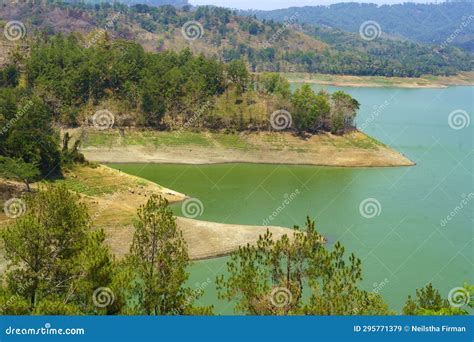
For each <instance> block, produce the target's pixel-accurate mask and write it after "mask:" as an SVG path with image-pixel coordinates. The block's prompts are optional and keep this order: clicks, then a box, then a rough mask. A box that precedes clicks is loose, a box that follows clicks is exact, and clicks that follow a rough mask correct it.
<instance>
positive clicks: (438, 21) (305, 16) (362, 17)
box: [243, 0, 474, 52]
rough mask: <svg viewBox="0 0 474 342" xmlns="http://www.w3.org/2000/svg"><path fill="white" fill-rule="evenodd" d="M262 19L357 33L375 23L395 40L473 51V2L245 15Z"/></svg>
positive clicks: (355, 6)
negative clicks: (294, 18) (293, 20)
mask: <svg viewBox="0 0 474 342" xmlns="http://www.w3.org/2000/svg"><path fill="white" fill-rule="evenodd" d="M243 13H246V14H251V15H256V16H257V17H258V18H260V19H262V20H277V21H281V22H283V21H284V20H285V18H286V17H290V16H292V15H294V14H295V13H299V18H298V20H299V22H300V23H306V24H313V25H318V26H323V27H330V28H338V29H342V30H345V31H350V32H356V33H358V32H359V30H360V27H361V25H362V24H363V23H364V22H366V21H369V20H371V21H375V22H377V23H378V25H380V28H381V31H382V32H384V33H385V34H386V35H389V36H393V37H395V38H403V39H409V40H411V41H414V42H420V43H427V44H433V45H438V46H446V45H454V46H457V47H461V48H464V49H467V50H470V51H471V52H473V51H474V25H473V21H474V6H473V1H472V0H468V1H453V2H443V3H440V4H414V3H404V4H396V5H383V6H378V5H376V4H360V3H338V4H333V5H330V6H306V7H291V8H286V9H279V10H273V11H251V12H243Z"/></svg>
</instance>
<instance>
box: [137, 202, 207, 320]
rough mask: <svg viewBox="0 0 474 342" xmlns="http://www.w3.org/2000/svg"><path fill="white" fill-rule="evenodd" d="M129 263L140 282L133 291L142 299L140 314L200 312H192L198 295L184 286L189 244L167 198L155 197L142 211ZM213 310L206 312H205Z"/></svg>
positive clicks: (140, 211)
mask: <svg viewBox="0 0 474 342" xmlns="http://www.w3.org/2000/svg"><path fill="white" fill-rule="evenodd" d="M128 262H129V263H130V265H131V270H133V271H132V272H133V275H134V276H135V277H136V278H137V279H139V281H136V282H135V283H134V288H133V292H134V293H136V294H137V296H138V305H137V310H138V312H140V313H144V314H147V315H170V314H176V315H182V314H186V313H188V314H189V313H197V311H193V310H192V304H193V303H192V302H193V300H194V299H195V298H196V297H197V296H198V295H197V294H195V293H193V290H192V289H190V288H187V287H185V285H184V284H185V282H186V280H187V279H188V273H187V270H186V268H187V267H188V266H189V258H188V253H187V247H186V242H185V241H184V239H183V236H182V233H181V231H179V230H178V228H177V227H176V222H175V218H174V216H173V213H172V211H171V209H170V208H169V207H168V202H167V201H166V199H164V198H162V197H158V196H156V195H153V196H152V197H151V198H150V199H149V201H148V202H147V203H146V205H144V206H142V207H141V208H140V209H139V210H138V222H137V223H136V225H135V235H134V236H133V242H132V246H131V248H130V255H129V257H128ZM199 295H200V294H199ZM189 298H192V299H193V300H190V299H189ZM210 310H211V309H210V308H208V309H204V310H203V313H204V312H207V313H210V312H211V311H210Z"/></svg>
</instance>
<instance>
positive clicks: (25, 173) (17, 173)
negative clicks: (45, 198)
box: [0, 156, 40, 191]
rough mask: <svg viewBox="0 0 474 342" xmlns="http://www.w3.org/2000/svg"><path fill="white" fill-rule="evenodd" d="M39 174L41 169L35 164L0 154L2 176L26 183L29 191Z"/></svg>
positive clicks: (0, 173) (0, 174) (0, 172)
mask: <svg viewBox="0 0 474 342" xmlns="http://www.w3.org/2000/svg"><path fill="white" fill-rule="evenodd" d="M39 175H40V171H39V169H38V168H37V167H36V165H34V164H30V163H25V162H24V161H23V160H22V159H20V158H8V157H2V156H0V176H2V177H4V178H7V179H15V180H18V181H21V182H23V183H25V185H26V190H27V191H30V183H31V182H32V181H33V180H35V179H36V178H37V177H38V176H39Z"/></svg>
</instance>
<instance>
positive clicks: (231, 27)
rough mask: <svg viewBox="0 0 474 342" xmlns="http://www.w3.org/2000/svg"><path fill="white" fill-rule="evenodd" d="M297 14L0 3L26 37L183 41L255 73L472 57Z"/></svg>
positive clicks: (447, 63) (409, 70) (404, 72)
mask: <svg viewBox="0 0 474 342" xmlns="http://www.w3.org/2000/svg"><path fill="white" fill-rule="evenodd" d="M303 15H304V13H299V12H298V13H295V14H294V15H292V16H289V17H288V18H287V20H286V21H285V22H283V23H277V22H275V21H272V20H270V21H260V20H258V19H256V18H254V17H245V16H239V15H237V14H236V12H233V11H230V10H228V9H223V8H216V7H198V8H196V9H195V10H190V9H189V8H188V7H184V8H183V9H177V8H175V7H173V6H161V7H151V6H147V5H134V6H131V7H129V6H126V5H123V4H118V3H115V4H113V5H111V4H108V3H105V4H101V5H90V4H84V3H82V4H66V3H57V4H36V5H33V4H28V5H27V4H15V5H6V6H3V7H1V8H0V20H2V21H3V26H4V25H6V24H7V23H8V22H10V21H13V20H15V21H19V22H21V23H23V25H24V27H25V31H27V32H26V33H27V35H28V36H30V37H33V36H34V35H35V34H36V33H38V32H41V34H43V35H51V34H54V33H58V32H66V33H70V32H80V33H82V34H84V35H89V42H88V43H89V44H90V43H94V41H95V40H97V39H99V38H100V36H102V35H104V34H106V35H107V36H110V37H111V38H113V39H126V40H132V41H135V42H138V43H140V44H141V45H142V46H143V47H144V48H145V50H146V51H151V52H158V51H164V50H175V51H179V50H182V49H184V48H187V47H188V48H190V49H191V51H192V52H194V53H197V54H201V53H202V54H204V55H206V56H208V57H210V56H215V57H217V58H218V59H220V60H222V61H231V60H236V59H244V60H245V61H246V62H247V64H248V66H249V67H250V69H251V70H252V71H257V72H259V71H278V72H279V71H285V72H312V73H316V72H317V73H327V74H350V75H371V76H373V75H381V76H401V77H415V76H420V75H422V74H433V75H453V74H457V73H459V72H460V71H469V70H471V55H470V54H468V53H466V52H463V51H461V50H459V49H457V48H454V47H452V46H446V47H444V48H433V47H429V46H424V45H420V44H413V43H408V42H403V41H394V40H387V39H383V38H380V39H376V40H372V41H368V40H366V39H363V38H361V37H360V36H359V35H356V34H351V33H346V32H343V31H340V30H334V29H328V28H314V27H312V26H308V27H307V26H303V27H302V26H300V25H297V22H298V21H301V17H303ZM4 50H6V49H4Z"/></svg>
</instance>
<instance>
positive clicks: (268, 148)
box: [81, 132, 414, 167]
mask: <svg viewBox="0 0 474 342" xmlns="http://www.w3.org/2000/svg"><path fill="white" fill-rule="evenodd" d="M267 138H268V135H266V134H264V133H253V134H248V135H245V139H246V142H247V143H248V144H249V145H250V146H252V148H247V149H236V148H229V147H225V146H219V145H215V146H212V147H205V146H199V145H192V144H189V145H185V146H159V147H156V146H151V145H148V146H139V145H137V146H121V145H118V144H114V145H111V146H109V147H92V146H91V147H86V148H84V149H82V150H81V152H82V153H84V155H85V157H86V158H87V159H88V160H90V161H95V162H99V163H176V164H217V163H268V164H289V165H319V166H337V167H389V166H411V165H414V163H413V162H412V161H411V160H409V159H408V158H406V157H405V156H403V155H402V154H401V153H399V152H397V151H395V150H393V149H391V148H388V147H386V146H384V145H382V144H379V143H376V142H374V141H373V140H370V138H368V137H367V136H366V135H364V134H362V133H360V132H359V133H356V134H355V137H351V138H350V139H348V138H346V137H339V136H332V135H316V136H312V137H310V138H309V139H307V140H303V139H301V138H298V137H294V136H293V135H291V134H289V133H288V134H286V133H281V134H279V135H275V134H274V135H273V136H272V139H273V140H271V141H269V140H268V139H267Z"/></svg>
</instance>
